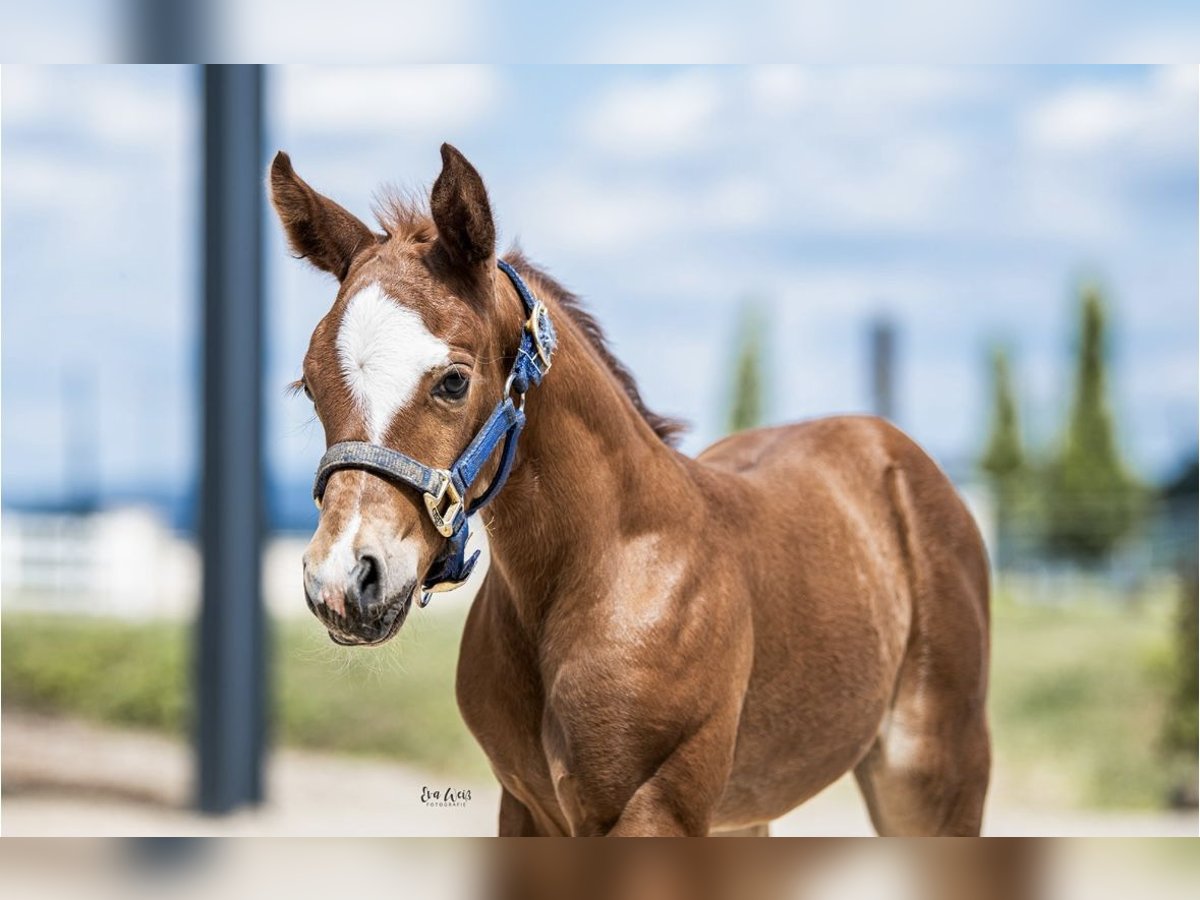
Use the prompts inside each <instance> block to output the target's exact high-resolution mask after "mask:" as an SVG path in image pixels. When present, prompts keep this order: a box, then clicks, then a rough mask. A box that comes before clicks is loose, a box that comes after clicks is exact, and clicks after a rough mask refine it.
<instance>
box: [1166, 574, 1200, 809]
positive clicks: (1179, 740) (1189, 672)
mask: <svg viewBox="0 0 1200 900" xmlns="http://www.w3.org/2000/svg"><path fill="white" fill-rule="evenodd" d="M1179 575H1180V579H1179V605H1178V607H1177V611H1176V618H1175V646H1174V648H1172V649H1173V654H1172V656H1173V658H1172V664H1171V681H1172V683H1171V689H1170V690H1171V693H1170V700H1169V704H1168V706H1167V716H1166V721H1165V722H1164V723H1163V733H1162V744H1163V749H1164V751H1165V752H1166V756H1167V760H1168V762H1170V763H1172V764H1174V765H1175V767H1176V770H1177V772H1178V775H1177V783H1176V786H1175V789H1174V793H1175V796H1174V797H1172V798H1171V799H1172V801H1173V804H1172V805H1175V806H1193V807H1194V806H1195V805H1196V801H1197V796H1196V795H1197V785H1196V761H1197V741H1198V740H1200V730H1198V728H1197V714H1196V698H1197V695H1198V694H1200V670H1198V666H1197V663H1198V660H1200V657H1197V655H1196V642H1197V640H1200V627H1198V626H1200V604H1198V596H1200V591H1198V589H1197V588H1198V585H1197V576H1198V572H1197V567H1196V560H1195V558H1194V557H1193V558H1192V559H1190V560H1186V561H1184V562H1181V563H1180V566H1179Z"/></svg>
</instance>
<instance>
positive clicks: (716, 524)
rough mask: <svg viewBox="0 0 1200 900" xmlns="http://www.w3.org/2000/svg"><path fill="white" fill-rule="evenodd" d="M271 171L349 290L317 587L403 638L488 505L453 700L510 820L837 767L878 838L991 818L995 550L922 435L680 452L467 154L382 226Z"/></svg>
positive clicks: (352, 634) (733, 815) (766, 799)
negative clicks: (506, 228) (502, 256)
mask: <svg viewBox="0 0 1200 900" xmlns="http://www.w3.org/2000/svg"><path fill="white" fill-rule="evenodd" d="M270 190H271V199H272V202H273V203H274V206H275V209H276V210H277V212H278V214H279V217H280V219H281V220H282V222H283V226H284V229H285V231H286V233H287V236H288V238H289V240H290V243H291V245H292V247H293V249H294V250H295V251H296V253H298V254H299V255H301V256H303V257H306V258H307V259H308V260H309V261H310V262H311V263H313V264H314V265H316V266H318V267H320V268H321V269H324V270H325V271H327V272H330V273H332V274H333V275H335V276H336V277H337V279H338V281H339V283H340V288H339V290H338V294H337V298H336V299H335V300H334V303H333V306H332V308H331V309H330V311H329V312H328V313H327V314H326V315H325V317H324V318H323V319H322V320H321V321H320V323H319V324H318V325H317V327H316V330H315V331H314V332H313V335H312V340H311V343H310V345H309V349H308V353H307V354H306V356H305V359H304V369H303V372H304V374H303V378H302V380H301V381H300V382H299V386H300V387H302V388H303V389H304V391H305V392H306V393H308V394H309V396H310V397H311V398H312V401H313V403H314V405H315V408H316V412H317V415H318V416H319V418H320V420H321V423H322V424H323V426H324V429H325V436H326V439H327V442H328V444H329V451H328V452H327V453H326V456H325V458H324V459H323V460H322V463H321V468H320V471H319V473H318V480H317V487H316V488H315V494H316V496H317V498H318V500H319V501H320V502H321V503H322V514H321V520H320V525H319V527H318V528H317V531H316V534H315V535H314V537H313V539H312V543H311V544H310V545H309V547H308V549H307V552H306V553H305V557H304V584H305V593H306V595H307V599H308V603H309V605H310V607H311V608H312V610H313V612H314V613H315V614H316V615H317V616H318V618H320V619H321V621H322V622H323V623H324V625H325V626H326V627H327V628H328V630H329V633H330V636H331V637H332V638H333V639H334V640H336V641H338V642H340V643H345V644H371V643H380V642H382V641H385V640H387V639H388V638H390V637H391V636H392V635H393V634H394V633H395V632H396V630H397V629H398V628H399V627H400V625H401V624H402V622H403V621H404V619H405V617H406V616H407V614H408V612H409V610H410V608H411V606H412V602H413V600H414V598H416V599H418V600H419V601H420V600H422V599H427V598H428V593H427V591H428V590H430V589H437V588H445V587H447V586H453V585H455V584H457V583H460V582H461V581H462V580H464V579H465V577H466V575H467V573H468V572H469V570H470V567H471V565H472V563H473V562H474V560H473V558H470V559H468V558H466V556H465V553H464V549H463V545H464V543H465V538H466V534H467V525H466V521H467V516H468V514H470V513H472V512H476V511H477V510H478V509H479V507H480V505H481V503H480V501H481V500H486V501H490V502H489V505H488V506H487V508H486V511H483V512H480V513H479V515H478V517H477V518H474V519H472V521H474V522H476V523H478V522H480V521H482V524H483V525H484V527H485V528H486V529H487V532H488V537H489V541H490V545H491V565H490V569H489V571H488V573H487V576H486V578H485V579H484V581H483V584H482V586H481V588H480V590H479V594H478V596H477V597H476V599H475V601H474V604H473V605H472V607H471V610H470V614H469V617H468V619H467V623H466V629H465V632H464V634H463V639H462V648H461V653H460V658H459V664H458V683H457V692H458V701H459V706H460V708H461V710H462V714H463V717H464V719H465V720H466V723H467V725H468V726H469V727H470V729H471V731H472V732H473V733H474V735H475V737H476V738H477V739H478V740H479V742H480V744H481V745H482V746H483V748H484V750H485V751H486V753H487V755H488V757H489V759H490V761H491V765H492V768H493V770H494V771H495V773H496V777H497V778H498V779H499V780H500V783H501V785H502V787H503V794H502V800H501V804H500V833H501V834H503V835H533V834H550V835H553V834H570V835H601V834H612V835H672V834H676V835H705V834H710V833H714V832H739V831H740V832H742V833H765V832H766V825H767V823H769V822H770V821H771V820H772V819H774V818H777V817H778V816H780V815H782V814H783V813H786V812H787V811H788V810H790V809H792V808H793V807H795V806H796V805H797V804H799V803H802V802H803V801H804V800H806V799H807V798H809V797H812V796H813V795H814V794H816V793H817V792H818V791H820V790H821V789H822V788H824V787H825V786H827V785H828V784H830V783H831V782H833V781H834V780H835V779H837V778H838V777H839V776H841V775H842V774H843V773H845V772H847V771H849V770H853V771H854V774H855V776H856V777H857V779H858V783H859V785H860V787H861V789H862V793H863V795H864V797H865V798H866V802H867V805H868V807H869V809H870V814H871V818H872V821H873V822H874V824H875V828H876V830H877V831H878V832H879V833H881V834H958V835H973V834H978V832H979V828H980V819H981V815H982V809H983V802H984V794H985V793H986V790H987V782H988V772H989V760H990V751H989V738H988V727H987V721H986V716H985V708H984V701H985V695H986V688H987V664H988V622H989V614H988V569H987V561H986V556H985V552H984V549H983V545H982V542H981V540H980V537H979V532H978V530H977V529H976V527H975V523H974V522H973V521H972V519H971V516H970V514H969V513H968V512H967V509H966V507H965V506H964V505H963V503H962V501H961V500H960V499H959V497H958V496H957V494H956V493H955V490H954V488H953V487H952V485H951V483H950V482H949V480H948V479H947V478H946V476H945V475H944V474H943V473H942V472H941V471H940V470H939V469H938V467H937V466H936V465H935V464H934V462H933V461H932V460H931V459H930V458H929V457H928V456H926V455H925V453H924V452H922V450H921V449H920V448H919V447H918V446H917V445H916V444H914V443H913V442H912V441H911V440H910V439H908V438H907V437H906V436H905V435H904V434H902V433H901V432H900V431H898V430H896V429H895V428H893V427H892V426H891V425H888V424H887V423H886V422H883V421H880V420H878V419H873V418H867V417H838V418H829V419H822V420H817V421H812V422H807V423H803V424H798V425H789V426H784V427H779V428H765V429H758V430H754V431H747V432H743V433H740V434H736V435H733V436H731V437H728V438H725V439H724V440H722V441H720V442H719V443H717V444H716V445H715V446H713V447H711V448H709V449H708V450H706V451H705V452H704V453H702V454H701V455H700V456H699V458H697V459H691V458H688V457H685V456H683V455H681V454H680V453H678V452H677V451H675V450H674V449H672V447H671V446H670V438H671V436H672V434H673V432H674V430H675V426H674V424H673V423H671V422H669V421H668V420H664V419H660V418H658V417H656V416H654V415H653V414H651V413H650V412H648V411H647V410H646V409H645V407H644V406H643V405H642V401H641V398H640V397H639V395H638V391H637V388H636V386H635V385H634V383H633V380H632V378H631V377H630V375H629V374H628V372H626V370H625V369H623V368H622V367H621V365H620V364H619V363H618V362H617V361H616V360H615V359H614V358H613V357H612V355H611V354H610V353H609V351H608V349H607V348H606V346H605V343H604V340H603V337H602V335H601V333H600V330H599V328H598V327H597V325H596V323H595V322H594V321H593V320H592V319H591V318H590V317H589V316H588V315H587V313H586V312H584V311H583V310H582V309H581V308H580V306H579V305H578V302H577V301H576V299H575V298H574V297H572V296H571V295H570V294H568V293H567V292H566V291H565V290H564V289H563V288H562V287H560V286H559V285H558V284H556V283H555V282H554V281H552V280H551V279H550V278H548V277H547V276H546V275H545V274H543V273H541V272H539V271H538V270H537V269H535V268H534V267H533V266H531V265H530V264H529V263H528V262H527V261H525V260H524V259H522V258H521V257H520V256H517V255H510V256H508V257H507V258H506V260H498V259H497V256H496V247H495V241H496V239H495V227H494V225H493V220H492V214H491V211H490V208H489V205H488V199H487V194H486V192H485V190H484V185H483V181H482V180H481V179H480V177H479V174H478V173H477V172H476V171H475V169H474V168H473V167H472V166H471V165H470V163H468V162H467V160H466V159H465V158H464V157H463V156H462V155H461V154H460V153H459V152H458V151H457V150H455V149H454V148H453V147H450V146H449V145H443V147H442V171H441V174H440V175H439V176H438V178H437V181H436V182H435V184H434V186H433V191H432V194H431V198H430V210H429V213H428V214H424V213H422V212H421V211H419V210H418V209H416V208H415V207H412V206H410V205H406V204H403V203H400V202H397V201H392V202H391V203H390V204H388V205H387V208H386V209H384V210H383V211H382V212H381V213H380V222H381V226H382V229H383V232H384V233H383V234H376V233H374V232H373V231H372V230H371V229H370V228H368V227H367V226H366V225H365V224H363V223H362V222H361V221H360V220H359V219H357V218H355V217H354V216H353V215H352V214H351V213H349V212H347V211H346V210H345V209H344V208H342V207H341V206H339V205H338V204H336V203H334V202H333V201H332V200H330V199H328V198H326V197H324V196H322V195H320V194H318V193H317V192H316V191H314V190H313V189H312V188H311V187H309V186H308V185H307V184H306V183H305V182H304V181H303V180H301V179H300V178H299V177H298V176H297V175H296V174H295V172H294V171H293V169H292V166H291V163H290V161H289V160H288V158H287V156H286V155H284V154H282V153H280V154H279V155H278V156H276V158H275V161H274V163H273V164H272V167H271V172H270ZM551 355H552V356H553V370H552V371H551V370H550V361H551ZM543 376H544V381H543ZM518 435H519V437H520V440H519V445H518V441H517V437H518ZM501 487H502V490H500V489H499V488H501ZM422 500H423V501H424V502H422Z"/></svg>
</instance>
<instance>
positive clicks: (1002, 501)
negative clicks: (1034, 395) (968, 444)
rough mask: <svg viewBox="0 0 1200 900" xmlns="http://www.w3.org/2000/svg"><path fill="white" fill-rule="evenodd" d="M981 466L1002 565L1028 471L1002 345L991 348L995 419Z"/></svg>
mask: <svg viewBox="0 0 1200 900" xmlns="http://www.w3.org/2000/svg"><path fill="white" fill-rule="evenodd" d="M979 468H980V469H981V470H982V471H983V473H984V475H985V476H986V478H987V481H988V484H989V485H990V487H991V489H992V501H993V503H994V504H995V512H996V539H997V542H998V546H997V547H995V548H993V552H994V554H995V558H996V561H997V562H998V563H1001V564H1003V563H1004V562H1006V560H1007V557H1008V555H1009V545H1010V542H1011V539H1012V538H1013V536H1014V525H1015V524H1016V519H1017V517H1018V515H1020V512H1021V510H1024V509H1025V508H1026V507H1027V505H1028V504H1027V503H1026V502H1025V501H1026V499H1027V497H1026V495H1027V493H1028V491H1027V487H1028V477H1027V476H1028V470H1027V465H1026V460H1025V452H1024V450H1023V449H1022V446H1021V428H1020V423H1019V420H1018V415H1017V399H1016V392H1015V390H1014V389H1013V383H1012V373H1011V371H1010V370H1009V365H1008V356H1007V354H1006V353H1005V352H1004V350H1003V349H1002V348H1001V347H996V348H995V349H994V350H993V351H992V422H991V431H990V434H989V436H988V440H987V445H986V447H985V449H984V451H983V455H982V456H981V457H980V459H979Z"/></svg>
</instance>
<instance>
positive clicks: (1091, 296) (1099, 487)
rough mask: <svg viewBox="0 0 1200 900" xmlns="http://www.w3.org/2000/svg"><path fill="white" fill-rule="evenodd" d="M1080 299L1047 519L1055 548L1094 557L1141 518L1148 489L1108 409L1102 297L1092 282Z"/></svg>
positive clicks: (1049, 483)
mask: <svg viewBox="0 0 1200 900" xmlns="http://www.w3.org/2000/svg"><path fill="white" fill-rule="evenodd" d="M1081 299H1082V303H1081V304H1080V335H1079V342H1078V359H1077V362H1076V369H1075V389H1074V396H1073V399H1072V402H1071V412H1070V418H1069V420H1068V423H1067V428H1066V433H1065V434H1064V436H1063V440H1062V444H1061V446H1060V448H1059V452H1058V455H1057V457H1056V458H1055V459H1053V460H1052V461H1051V463H1050V465H1049V467H1048V469H1047V472H1046V485H1045V487H1046V490H1045V502H1046V523H1045V524H1046V534H1047V542H1048V545H1049V549H1050V550H1051V552H1053V553H1054V554H1056V555H1059V556H1063V557H1066V558H1070V559H1074V560H1076V561H1078V562H1083V563H1095V562H1098V561H1100V560H1101V559H1103V558H1104V557H1105V556H1107V555H1108V554H1109V553H1110V552H1111V551H1112V549H1113V548H1114V547H1115V546H1116V544H1117V542H1118V541H1120V539H1121V538H1122V537H1123V536H1124V535H1125V534H1127V533H1128V532H1129V531H1130V529H1131V528H1132V527H1133V525H1134V524H1135V522H1136V520H1137V517H1138V513H1139V509H1140V506H1141V500H1142V491H1141V488H1140V486H1139V485H1138V483H1137V481H1136V480H1135V479H1134V478H1133V476H1132V475H1131V474H1130V473H1129V472H1128V470H1127V469H1126V468H1125V466H1124V464H1123V463H1122V461H1121V458H1120V453H1119V450H1118V448H1117V439H1116V432H1115V428H1114V424H1113V418H1112V413H1111V411H1110V409H1109V404H1108V396H1107V394H1108V386H1107V379H1106V373H1105V368H1106V364H1107V346H1106V335H1105V309H1104V301H1103V298H1102V297H1101V295H1100V291H1099V289H1098V288H1097V287H1095V286H1094V285H1089V286H1086V287H1084V289H1083V291H1082V296H1081Z"/></svg>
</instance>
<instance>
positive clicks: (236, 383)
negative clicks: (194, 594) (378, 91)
mask: <svg viewBox="0 0 1200 900" xmlns="http://www.w3.org/2000/svg"><path fill="white" fill-rule="evenodd" d="M203 72H204V349H203V357H204V462H203V476H202V484H201V495H200V496H201V499H200V538H201V546H202V551H203V560H204V561H203V579H204V586H203V604H202V607H201V612H200V629H199V654H198V673H197V674H198V681H197V688H198V698H199V702H198V710H197V712H198V716H197V728H198V735H197V749H198V768H199V777H198V784H197V788H198V795H197V801H198V804H199V807H200V809H201V810H203V811H205V812H212V813H221V812H227V811H229V810H232V809H233V808H235V807H237V806H239V805H242V804H246V803H257V802H259V801H260V800H261V799H262V764H263V750H264V743H265V730H266V729H265V713H266V666H265V659H264V657H265V652H266V651H265V643H266V641H265V637H266V636H265V622H264V615H263V604H262V600H261V597H260V567H261V551H262V537H263V530H264V498H263V492H264V486H265V483H266V481H265V478H264V472H263V459H262V403H261V360H262V319H263V314H262V295H263V268H262V204H263V187H262V181H263V171H264V166H265V161H264V159H263V135H262V71H261V69H260V68H259V67H258V66H218V65H209V66H204V69H203Z"/></svg>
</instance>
